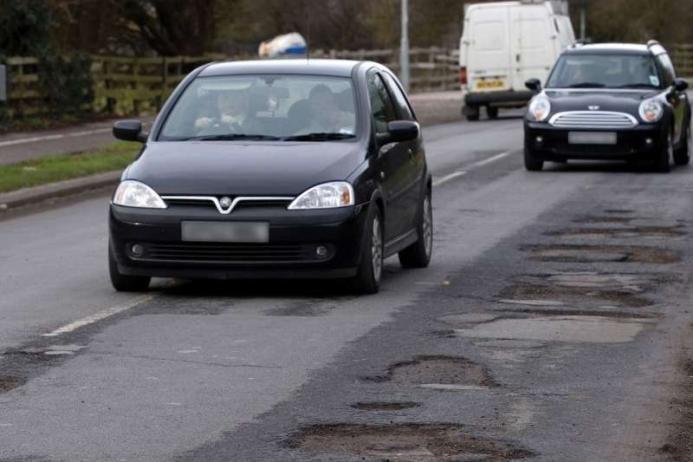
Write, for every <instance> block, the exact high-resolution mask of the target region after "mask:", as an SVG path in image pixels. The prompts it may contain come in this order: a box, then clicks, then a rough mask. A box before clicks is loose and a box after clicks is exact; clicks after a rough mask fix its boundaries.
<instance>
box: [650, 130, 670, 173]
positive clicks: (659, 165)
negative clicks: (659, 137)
mask: <svg viewBox="0 0 693 462" xmlns="http://www.w3.org/2000/svg"><path fill="white" fill-rule="evenodd" d="M673 156H674V136H673V135H672V134H671V133H669V136H667V142H666V145H665V146H664V147H663V148H662V149H660V151H659V153H658V154H657V159H655V162H654V171H655V172H658V173H669V172H670V171H671V158H672V157H673Z"/></svg>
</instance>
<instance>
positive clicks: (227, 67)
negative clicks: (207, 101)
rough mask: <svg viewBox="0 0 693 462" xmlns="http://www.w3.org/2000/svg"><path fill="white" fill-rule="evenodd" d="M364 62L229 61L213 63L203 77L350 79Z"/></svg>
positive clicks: (337, 60) (306, 60) (330, 60)
mask: <svg viewBox="0 0 693 462" xmlns="http://www.w3.org/2000/svg"><path fill="white" fill-rule="evenodd" d="M361 62H362V61H348V60H341V59H278V60H261V61H260V60H258V61H227V62H219V63H212V64H210V65H209V66H207V67H206V68H204V70H202V72H201V73H200V76H201V77H210V76H220V75H234V74H306V75H326V76H334V77H350V76H351V73H352V71H353V70H354V68H355V67H356V66H358V65H359V64H360V63H361Z"/></svg>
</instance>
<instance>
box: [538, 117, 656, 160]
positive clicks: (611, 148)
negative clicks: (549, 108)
mask: <svg viewBox="0 0 693 462" xmlns="http://www.w3.org/2000/svg"><path fill="white" fill-rule="evenodd" d="M576 131H583V132H615V133H616V137H617V142H616V144H615V145H599V144H571V143H569V141H568V133H569V132H576ZM666 143H667V129H666V126H665V125H664V124H661V123H660V124H653V125H638V126H637V127H634V128H628V129H618V130H608V129H569V128H563V127H561V128H556V127H553V126H551V125H549V124H548V123H545V122H543V123H538V122H529V121H525V148H527V149H529V150H530V151H531V152H532V155H533V156H534V157H535V158H537V159H541V160H547V161H559V162H560V161H566V160H568V159H585V160H624V161H639V160H642V161H654V160H655V159H656V156H657V155H659V153H661V152H662V150H663V149H665V147H666Z"/></svg>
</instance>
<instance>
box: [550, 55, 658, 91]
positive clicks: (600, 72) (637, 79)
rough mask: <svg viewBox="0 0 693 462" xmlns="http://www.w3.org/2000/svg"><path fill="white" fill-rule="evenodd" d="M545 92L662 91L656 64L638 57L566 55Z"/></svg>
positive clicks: (650, 57)
mask: <svg viewBox="0 0 693 462" xmlns="http://www.w3.org/2000/svg"><path fill="white" fill-rule="evenodd" d="M546 87H547V88H633V89H637V88H662V82H661V79H660V77H659V71H658V69H657V65H656V64H655V60H654V58H653V57H652V56H650V55H637V54H582V53H581V54H567V55H563V56H562V57H561V58H560V59H559V61H558V63H556V66H555V68H554V70H553V72H552V73H551V76H550V77H549V80H548V82H547V84H546Z"/></svg>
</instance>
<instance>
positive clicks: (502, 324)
mask: <svg viewBox="0 0 693 462" xmlns="http://www.w3.org/2000/svg"><path fill="white" fill-rule="evenodd" d="M653 322H654V321H653V320H651V319H647V318H633V319H614V318H609V317H604V316H574V315H573V316H543V317H532V318H515V319H498V320H496V321H493V322H489V323H485V324H478V325H476V326H474V327H472V328H469V329H457V330H456V331H455V332H456V334H457V335H458V336H460V337H465V338H477V339H504V340H537V341H548V342H566V343H627V342H631V341H633V340H634V339H635V337H636V336H637V335H638V334H639V333H640V332H641V331H642V330H643V329H644V328H645V326H646V325H648V324H652V323H653Z"/></svg>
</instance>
